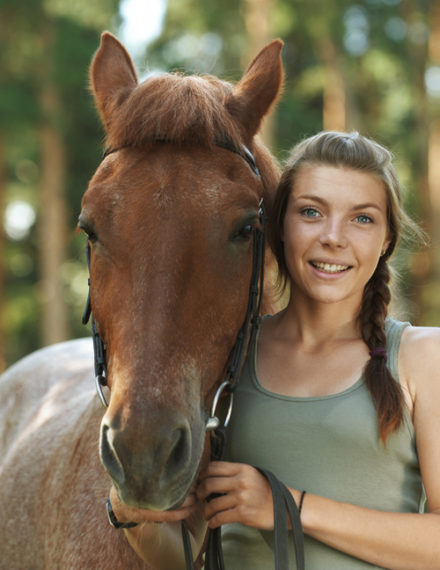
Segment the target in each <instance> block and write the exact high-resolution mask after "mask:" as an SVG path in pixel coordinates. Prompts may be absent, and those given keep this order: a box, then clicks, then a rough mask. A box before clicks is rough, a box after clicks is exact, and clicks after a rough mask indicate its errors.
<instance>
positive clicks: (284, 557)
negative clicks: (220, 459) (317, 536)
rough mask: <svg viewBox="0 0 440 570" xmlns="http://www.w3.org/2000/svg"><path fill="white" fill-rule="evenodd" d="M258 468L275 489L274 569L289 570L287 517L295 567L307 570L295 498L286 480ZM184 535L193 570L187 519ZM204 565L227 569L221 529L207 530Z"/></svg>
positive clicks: (208, 568) (189, 569)
mask: <svg viewBox="0 0 440 570" xmlns="http://www.w3.org/2000/svg"><path fill="white" fill-rule="evenodd" d="M256 469H258V471H259V472H260V473H261V474H262V475H264V477H266V479H267V480H268V482H269V484H270V487H271V489H272V496H273V510H274V558H275V570H288V568H289V547H288V545H289V531H288V525H287V517H289V519H290V522H291V526H292V535H293V545H294V549H295V562H296V570H305V560H304V535H303V531H302V525H301V518H300V514H299V510H298V507H297V505H296V503H295V500H294V498H293V497H292V494H291V493H290V491H289V489H288V488H287V487H286V486H285V485H284V483H282V482H281V481H280V480H279V479H277V478H276V477H275V475H274V474H273V473H272V472H271V471H268V470H266V469H260V468H259V467H257V468H256ZM182 536H183V544H184V549H185V560H186V567H187V570H194V563H193V555H192V551H191V543H190V539H189V534H188V529H187V527H186V524H185V523H184V522H183V523H182ZM204 568H205V570H225V565H224V560H223V549H222V544H221V528H216V529H210V530H209V531H208V543H207V548H206V553H205V565H204Z"/></svg>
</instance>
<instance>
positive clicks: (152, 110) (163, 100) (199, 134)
mask: <svg viewBox="0 0 440 570" xmlns="http://www.w3.org/2000/svg"><path fill="white" fill-rule="evenodd" d="M231 90H232V85H231V84H229V83H227V82H226V81H221V80H219V79H218V78H216V77H213V76H197V75H190V76H183V75H180V74H174V73H167V74H163V75H160V76H155V77H151V78H148V79H146V80H145V81H144V82H143V83H141V84H140V85H138V87H137V88H136V89H134V90H133V91H132V93H131V94H130V96H129V97H128V98H127V99H126V100H125V101H124V103H123V104H122V105H121V106H120V108H119V109H118V111H117V112H116V113H114V114H113V116H112V118H111V122H110V124H109V125H108V126H107V143H108V144H109V145H110V146H112V147H116V148H118V147H121V146H127V145H131V146H135V147H142V146H144V145H146V144H148V143H151V142H155V141H158V140H164V141H167V142H172V143H177V144H191V143H192V144H203V145H205V146H214V145H215V144H216V142H218V141H219V140H228V141H229V142H230V143H232V144H233V145H235V146H236V147H239V145H240V143H241V142H242V134H241V133H240V126H239V125H238V124H237V122H236V121H235V120H234V119H233V117H232V116H231V115H230V114H229V112H228V110H227V108H226V102H227V99H228V96H229V94H230V92H231Z"/></svg>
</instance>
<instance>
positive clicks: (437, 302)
mask: <svg viewBox="0 0 440 570" xmlns="http://www.w3.org/2000/svg"><path fill="white" fill-rule="evenodd" d="M429 21H430V24H431V30H430V32H431V33H430V40H429V60H430V64H431V65H432V66H437V67H440V4H439V3H438V1H437V2H433V4H432V9H431V14H430V18H429ZM429 109H430V117H429V150H428V188H429V195H430V202H431V205H432V214H431V215H432V223H431V235H432V247H431V261H432V281H431V286H430V293H431V294H430V296H429V300H428V309H429V314H427V315H426V317H427V318H426V321H425V324H431V325H436V326H438V324H439V322H438V315H439V314H440V161H439V157H440V103H439V102H438V100H437V101H434V100H433V101H432V102H431V105H430V107H429Z"/></svg>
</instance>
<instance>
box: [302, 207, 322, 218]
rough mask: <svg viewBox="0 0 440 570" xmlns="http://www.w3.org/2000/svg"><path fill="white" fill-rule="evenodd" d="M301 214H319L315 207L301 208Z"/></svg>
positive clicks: (307, 215)
mask: <svg viewBox="0 0 440 570" xmlns="http://www.w3.org/2000/svg"><path fill="white" fill-rule="evenodd" d="M301 214H302V215H303V216H304V217H305V218H317V217H318V216H319V212H318V210H316V209H315V208H303V209H302V210H301Z"/></svg>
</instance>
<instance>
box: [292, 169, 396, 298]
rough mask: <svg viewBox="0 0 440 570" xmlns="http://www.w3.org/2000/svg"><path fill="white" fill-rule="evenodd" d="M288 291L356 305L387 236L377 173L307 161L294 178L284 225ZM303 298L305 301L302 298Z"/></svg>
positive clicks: (382, 192) (385, 213)
mask: <svg viewBox="0 0 440 570" xmlns="http://www.w3.org/2000/svg"><path fill="white" fill-rule="evenodd" d="M283 241H284V251H285V258H286V264H287V268H288V270H289V275H290V277H291V290H292V295H294V296H295V299H296V300H297V301H298V300H299V299H298V296H299V297H301V296H305V298H306V299H309V300H311V301H312V300H313V301H315V302H321V303H335V302H341V301H345V300H347V299H351V300H352V301H353V302H354V303H355V304H356V305H357V304H360V303H361V300H362V294H363V290H364V287H365V285H366V283H367V282H368V280H369V279H370V277H371V276H372V275H373V273H374V270H375V268H376V266H377V263H378V261H379V258H380V255H381V252H382V251H383V250H386V249H387V247H388V245H389V243H390V238H389V235H388V227H387V201H386V194H385V188H384V184H383V182H382V181H381V180H380V179H379V178H378V177H376V176H374V175H372V174H369V173H366V172H362V171H358V170H354V169H351V168H342V167H335V166H328V165H316V164H306V165H303V166H301V167H300V169H299V171H298V172H297V174H296V176H295V181H294V187H293V189H292V192H291V194H290V196H289V201H288V205H287V209H286V215H285V218H284V226H283ZM304 300H305V299H304Z"/></svg>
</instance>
